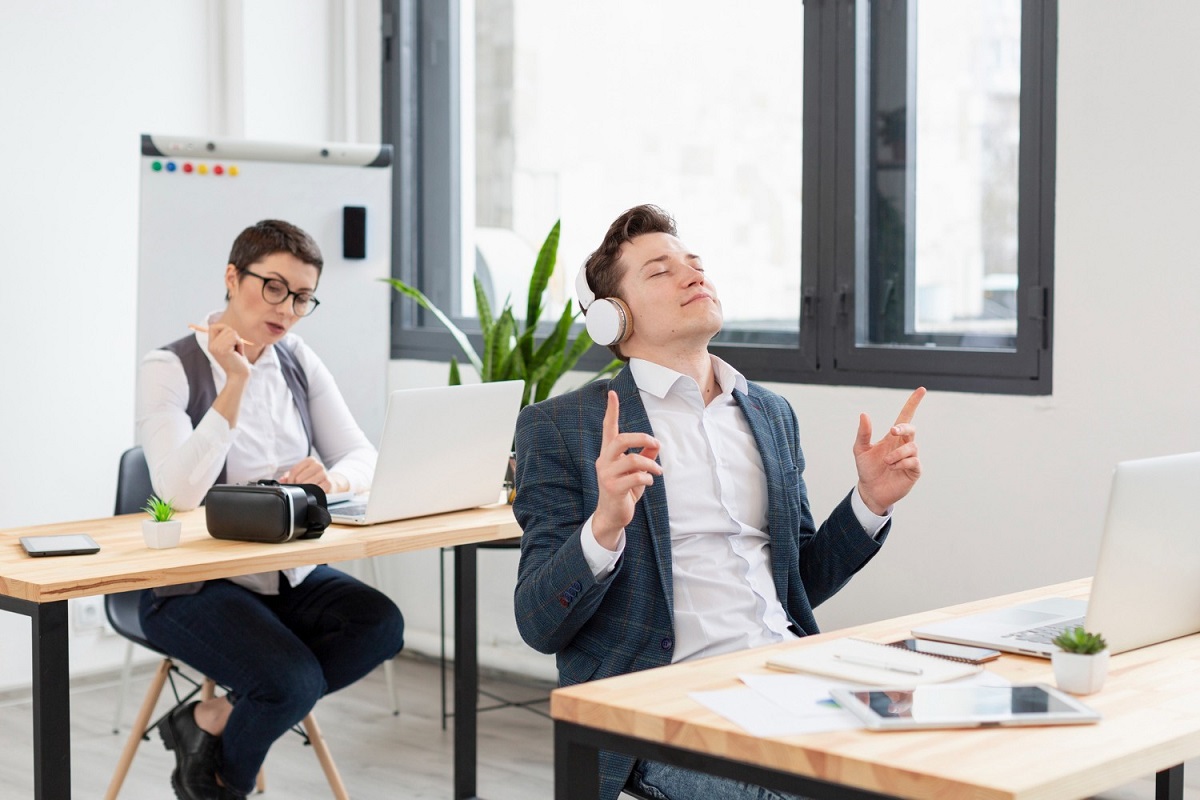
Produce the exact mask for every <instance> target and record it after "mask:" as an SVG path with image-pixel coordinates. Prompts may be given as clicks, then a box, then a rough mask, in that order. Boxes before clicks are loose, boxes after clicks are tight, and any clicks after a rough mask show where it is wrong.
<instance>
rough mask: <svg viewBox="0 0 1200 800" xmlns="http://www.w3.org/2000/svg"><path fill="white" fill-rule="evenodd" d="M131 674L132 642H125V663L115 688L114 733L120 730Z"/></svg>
mask: <svg viewBox="0 0 1200 800" xmlns="http://www.w3.org/2000/svg"><path fill="white" fill-rule="evenodd" d="M132 674H133V642H132V641H127V642H125V664H124V665H123V666H122V667H121V685H120V687H118V688H117V708H116V710H115V711H114V712H113V726H112V731H113V733H114V734H116V733H119V732H120V731H121V715H122V714H124V713H125V695H126V694H128V693H129V678H130V676H131V675H132Z"/></svg>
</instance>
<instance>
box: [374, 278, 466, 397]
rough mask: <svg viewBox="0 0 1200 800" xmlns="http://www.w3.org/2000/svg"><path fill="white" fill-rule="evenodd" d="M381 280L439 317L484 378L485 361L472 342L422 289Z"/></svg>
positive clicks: (391, 280) (400, 282)
mask: <svg viewBox="0 0 1200 800" xmlns="http://www.w3.org/2000/svg"><path fill="white" fill-rule="evenodd" d="M379 280H381V281H385V282H387V283H390V284H391V285H392V288H393V289H395V290H396V291H397V292H400V294H402V295H405V296H406V297H410V298H412V299H413V300H415V301H416V303H417V304H418V305H419V306H421V307H422V308H424V309H425V310H426V311H428V312H429V313H430V314H433V315H434V316H435V317H437V320H438V322H440V323H442V324H443V325H445V326H446V329H447V330H448V331H450V335H451V336H453V337H454V341H456V342H458V346H459V347H461V348H462V351H463V354H464V355H466V357H467V360H468V361H470V362H471V366H473V367H474V368H475V371H476V372H477V373H479V375H480V377H481V378H482V376H483V361H482V360H481V359H480V358H479V354H478V353H476V352H475V348H474V347H472V346H471V341H470V340H469V339H467V335H466V334H465V333H463V332H462V330H460V329H459V327H458V326H457V325H455V324H454V323H453V322H451V321H450V318H449V317H447V316H446V315H445V314H443V313H442V311H441V309H439V308H438V307H437V306H435V305H434V304H433V303H432V302H431V301H430V300H429V298H428V297H426V296H425V295H424V294H423V293H422V292H421V290H420V289H416V288H414V287H412V286H409V285H408V284H407V283H405V282H404V281H402V280H400V279H398V278H380V279H379Z"/></svg>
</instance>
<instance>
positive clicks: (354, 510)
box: [329, 503, 367, 517]
mask: <svg viewBox="0 0 1200 800" xmlns="http://www.w3.org/2000/svg"><path fill="white" fill-rule="evenodd" d="M329 513H330V514H332V515H333V516H335V517H361V516H362V515H363V514H366V513H367V504H366V503H338V504H337V505H335V506H333V507H331V508H330V509H329Z"/></svg>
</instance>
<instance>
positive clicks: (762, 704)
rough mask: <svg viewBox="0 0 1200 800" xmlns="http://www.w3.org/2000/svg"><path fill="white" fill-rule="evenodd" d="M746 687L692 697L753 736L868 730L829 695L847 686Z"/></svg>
mask: <svg viewBox="0 0 1200 800" xmlns="http://www.w3.org/2000/svg"><path fill="white" fill-rule="evenodd" d="M739 677H740V679H741V681H742V684H743V685H742V686H739V687H736V688H733V689H723V690H719V691H715V692H692V693H691V694H690V695H689V697H691V698H692V699H693V700H695V701H696V702H697V703H700V704H701V705H702V706H704V707H706V708H708V709H709V710H711V711H714V712H716V713H717V714H720V715H721V716H722V717H725V718H726V719H727V720H729V721H730V722H733V723H735V724H737V725H739V726H741V727H742V728H745V729H746V731H748V732H749V733H751V734H753V735H754V736H794V735H798V734H802V733H820V732H823V731H839V730H848V729H851V728H861V727H863V725H862V722H860V721H859V720H858V718H857V717H855V716H854V715H853V714H851V713H850V712H849V711H845V710H843V709H841V708H838V707H837V705H835V704H834V703H833V701H832V700H830V699H829V690H830V689H832V688H834V687H839V686H849V685H850V684H848V683H843V682H841V681H835V680H830V679H828V678H819V677H814V676H809V675H761V674H746V675H741V676H739ZM951 683H955V684H976V685H980V686H1008V685H1009V681H1008V680H1006V679H1005V678H1003V677H1001V676H1000V675H996V674H995V673H992V672H987V671H986V670H985V671H983V672H981V673H979V674H976V675H971V676H969V677H966V678H963V679H961V680H957V681H952V682H951Z"/></svg>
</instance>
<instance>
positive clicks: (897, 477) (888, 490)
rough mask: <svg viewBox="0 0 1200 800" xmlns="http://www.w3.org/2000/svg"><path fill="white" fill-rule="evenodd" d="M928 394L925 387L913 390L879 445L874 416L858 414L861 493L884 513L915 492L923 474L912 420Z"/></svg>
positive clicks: (856, 457) (874, 508)
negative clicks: (873, 433)
mask: <svg viewBox="0 0 1200 800" xmlns="http://www.w3.org/2000/svg"><path fill="white" fill-rule="evenodd" d="M924 396H925V387H923V386H922V387H920V388H918V389H917V390H916V391H915V392H913V393H912V395H910V396H909V398H908V402H907V403H905V404H904V408H902V409H900V416H898V417H896V424H895V425H893V426H892V427H891V429H890V430H889V431H888V432H887V435H886V436H884V437H883V438H882V439H880V440H879V441H878V442H876V443H875V444H871V418H870V417H868V416H867V415H866V414H860V415H859V417H858V438H857V439H856V440H855V442H854V464H855V466H856V467H857V468H858V493H859V496H861V497H862V499H863V502H864V503H866V504H867V508H869V509H871V511H872V512H874V513H875V514H878V515H880V516H883V515H885V514H887V513H888V509H889V508H891V507H892V506H893V505H895V503H896V502H897V501H899V500H900V499H902V498H903V497H904V496H905V495H907V494H908V493H909V492H910V491H912V487H913V485H914V484H915V483H916V482H917V479H918V478H920V477H921V459H920V457H918V455H917V443H916V441H914V440H915V439H916V436H917V429H916V426H914V425H913V424H912V419H913V416H914V415H915V414H916V413H917V406H918V405H920V404H921V398H923V397H924Z"/></svg>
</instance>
